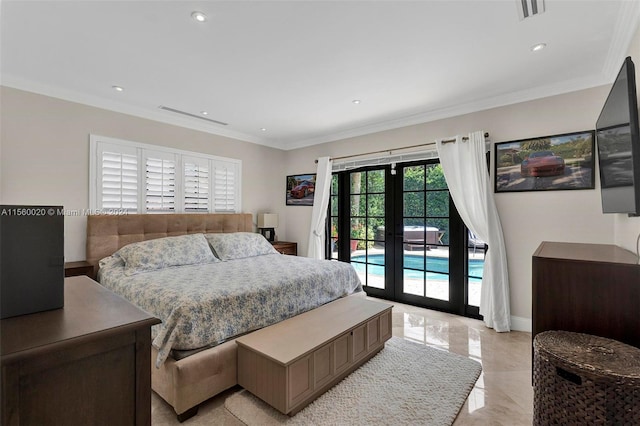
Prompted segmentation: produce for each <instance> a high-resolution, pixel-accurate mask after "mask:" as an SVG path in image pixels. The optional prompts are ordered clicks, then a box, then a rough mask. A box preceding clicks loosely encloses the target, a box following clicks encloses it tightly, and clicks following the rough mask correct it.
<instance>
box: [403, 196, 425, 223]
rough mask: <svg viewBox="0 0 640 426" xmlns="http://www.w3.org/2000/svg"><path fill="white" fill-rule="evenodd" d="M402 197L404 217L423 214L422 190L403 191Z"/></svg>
mask: <svg viewBox="0 0 640 426" xmlns="http://www.w3.org/2000/svg"><path fill="white" fill-rule="evenodd" d="M402 198H403V209H402V211H403V213H402V215H403V216H405V217H420V216H424V192H405V193H404V194H402Z"/></svg>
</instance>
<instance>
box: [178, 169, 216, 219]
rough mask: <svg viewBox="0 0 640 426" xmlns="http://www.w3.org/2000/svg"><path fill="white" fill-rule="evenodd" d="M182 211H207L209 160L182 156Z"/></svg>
mask: <svg viewBox="0 0 640 426" xmlns="http://www.w3.org/2000/svg"><path fill="white" fill-rule="evenodd" d="M182 163H183V165H184V178H183V179H184V211H185V212H208V211H209V176H210V173H209V161H208V160H206V159H202V158H194V157H186V156H185V157H183V158H182Z"/></svg>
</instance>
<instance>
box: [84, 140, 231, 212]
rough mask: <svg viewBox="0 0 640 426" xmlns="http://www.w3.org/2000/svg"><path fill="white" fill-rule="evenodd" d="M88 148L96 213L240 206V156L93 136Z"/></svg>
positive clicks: (216, 209) (91, 197)
mask: <svg viewBox="0 0 640 426" xmlns="http://www.w3.org/2000/svg"><path fill="white" fill-rule="evenodd" d="M89 151H90V161H89V181H90V185H89V206H90V208H91V209H92V210H95V211H97V212H99V213H104V214H109V213H113V214H121V213H122V212H130V213H175V212H194V213H197V212H234V213H237V212H240V211H241V208H242V195H241V192H242V175H241V173H242V161H241V160H236V159H233V158H226V157H217V156H213V155H208V154H202V153H198V152H191V151H182V150H178V149H174V148H165V147H160V146H156V145H149V144H143V143H138V142H131V141H125V140H120V139H114V138H108V137H105V136H97V135H91V136H90V148H89Z"/></svg>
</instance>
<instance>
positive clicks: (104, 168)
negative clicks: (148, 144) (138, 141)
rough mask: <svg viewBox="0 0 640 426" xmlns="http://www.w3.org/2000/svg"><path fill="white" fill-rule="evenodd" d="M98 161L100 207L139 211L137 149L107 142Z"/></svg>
mask: <svg viewBox="0 0 640 426" xmlns="http://www.w3.org/2000/svg"><path fill="white" fill-rule="evenodd" d="M114 148H115V149H114ZM98 162H99V164H98V168H99V170H98V174H99V179H98V186H99V188H100V189H99V191H98V197H99V199H100V201H99V205H100V208H101V209H104V210H106V209H125V210H126V211H128V212H132V213H135V212H137V211H138V155H137V152H136V149H135V148H133V149H123V148H122V147H113V146H109V145H106V144H105V145H103V146H102V149H101V150H100V152H99V157H98Z"/></svg>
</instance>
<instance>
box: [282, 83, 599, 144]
mask: <svg viewBox="0 0 640 426" xmlns="http://www.w3.org/2000/svg"><path fill="white" fill-rule="evenodd" d="M607 83H608V82H607V81H605V79H604V78H603V76H591V77H585V78H579V79H574V80H567V81H564V82H561V83H558V84H553V85H548V86H543V87H538V88H534V89H527V90H522V91H519V92H514V93H508V94H505V95H501V96H496V97H492V98H487V99H483V100H480V101H474V102H469V103H466V104H463V105H456V106H452V107H448V108H441V109H436V110H432V111H428V112H423V113H418V114H413V115H409V116H406V117H401V118H397V119H393V120H388V121H384V122H381V123H371V124H365V125H363V126H359V127H354V128H351V129H346V130H343V131H340V132H335V133H332V134H329V135H323V136H318V137H315V138H309V139H305V140H300V141H290V142H288V143H286V148H282V149H285V150H291V149H299V148H305V147H308V146H312V145H318V144H321V143H328V142H335V141H338V140H343V139H348V138H354V137H358V136H364V135H367V134H371V133H378V132H384V131H387V130H393V129H398V128H401V127H407V126H413V125H417V124H423V123H428V122H432V121H436V120H442V119H445V118H451V117H456V116H460V115H464V114H471V113H474V112H479V111H484V110H488V109H492V108H498V107H502V106H506V105H513V104H517V103H521V102H527V101H533V100H536V99H541V98H547V97H550V96H556V95H562V94H565V93H570V92H575V91H578V90H585V89H590V88H592V87H597V86H602V85H604V84H607Z"/></svg>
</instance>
